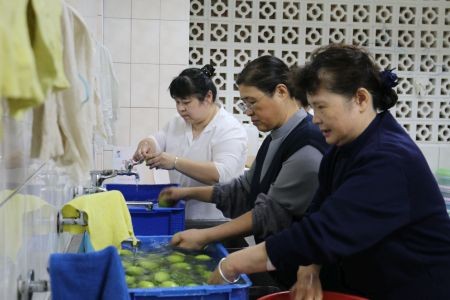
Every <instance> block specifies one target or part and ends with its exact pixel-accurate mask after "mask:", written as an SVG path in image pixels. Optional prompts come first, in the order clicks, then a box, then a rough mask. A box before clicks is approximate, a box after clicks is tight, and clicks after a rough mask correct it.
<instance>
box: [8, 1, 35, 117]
mask: <svg viewBox="0 0 450 300" xmlns="http://www.w3.org/2000/svg"><path fill="white" fill-rule="evenodd" d="M28 3H29V1H28V0H15V1H10V0H0V70H1V71H0V73H2V75H1V77H0V98H1V97H5V98H8V99H10V100H9V101H8V102H10V103H11V102H12V101H14V103H15V104H16V105H17V107H15V108H13V110H12V111H11V113H12V114H13V115H14V113H16V112H18V111H19V110H20V109H21V108H28V107H31V106H35V105H37V104H39V103H42V102H43V101H44V93H43V92H42V89H41V86H40V84H39V80H38V78H39V77H38V75H37V70H36V63H35V58H34V55H33V49H32V47H31V43H30V35H29V32H28V24H27V6H28Z"/></svg>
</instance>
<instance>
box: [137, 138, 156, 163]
mask: <svg viewBox="0 0 450 300" xmlns="http://www.w3.org/2000/svg"><path fill="white" fill-rule="evenodd" d="M155 152H156V143H155V141H154V140H153V139H150V138H146V139H143V140H141V141H140V142H139V144H138V146H137V149H136V151H135V152H134V155H133V160H134V161H141V160H143V159H147V158H149V157H150V155H151V154H152V153H155Z"/></svg>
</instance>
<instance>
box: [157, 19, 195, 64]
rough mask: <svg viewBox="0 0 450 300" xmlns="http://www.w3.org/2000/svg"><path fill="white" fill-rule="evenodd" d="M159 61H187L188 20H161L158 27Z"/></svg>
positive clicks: (166, 62)
mask: <svg viewBox="0 0 450 300" xmlns="http://www.w3.org/2000/svg"><path fill="white" fill-rule="evenodd" d="M160 45H161V46H160V50H159V51H160V55H159V58H160V63H161V64H181V65H187V64H188V63H189V22H188V21H161V29H160Z"/></svg>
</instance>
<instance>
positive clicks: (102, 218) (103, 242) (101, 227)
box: [62, 191, 135, 250]
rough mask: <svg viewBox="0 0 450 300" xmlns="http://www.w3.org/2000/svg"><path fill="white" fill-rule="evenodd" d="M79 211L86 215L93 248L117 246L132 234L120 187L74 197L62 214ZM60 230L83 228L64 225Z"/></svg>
mask: <svg viewBox="0 0 450 300" xmlns="http://www.w3.org/2000/svg"><path fill="white" fill-rule="evenodd" d="M80 211H81V212H84V213H86V215H87V223H88V224H87V231H88V233H89V236H90V238H91V243H92V246H93V247H94V249H95V250H100V249H103V248H105V247H107V246H111V245H113V246H116V247H117V248H119V247H120V243H121V242H122V241H124V240H126V239H128V238H130V237H131V238H133V239H134V238H135V237H134V233H133V225H132V224H131V216H130V211H129V210H128V207H127V204H126V202H125V199H124V198H123V195H122V193H120V192H119V191H109V192H103V193H97V194H91V195H85V196H81V197H77V198H75V199H73V200H71V201H70V202H68V203H67V204H66V205H64V207H63V208H62V215H63V216H64V218H76V217H78V216H79V212H80ZM63 230H64V231H68V232H71V233H74V234H79V233H83V232H84V231H85V230H86V228H85V227H83V226H80V225H64V227H63Z"/></svg>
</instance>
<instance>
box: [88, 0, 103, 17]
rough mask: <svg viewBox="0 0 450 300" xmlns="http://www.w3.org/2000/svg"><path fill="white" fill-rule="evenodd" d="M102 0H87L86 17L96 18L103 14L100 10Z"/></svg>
mask: <svg viewBox="0 0 450 300" xmlns="http://www.w3.org/2000/svg"><path fill="white" fill-rule="evenodd" d="M101 2H102V0H86V3H85V9H86V13H85V16H88V17H96V16H97V15H99V14H101V12H100V9H101V8H102V3H101Z"/></svg>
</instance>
